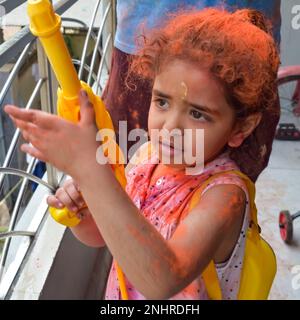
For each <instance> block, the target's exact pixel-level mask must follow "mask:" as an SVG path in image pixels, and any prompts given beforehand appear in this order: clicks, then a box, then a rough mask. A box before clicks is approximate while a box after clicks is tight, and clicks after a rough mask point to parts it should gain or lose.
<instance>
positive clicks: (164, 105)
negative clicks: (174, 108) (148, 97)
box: [154, 99, 169, 109]
mask: <svg viewBox="0 0 300 320" xmlns="http://www.w3.org/2000/svg"><path fill="white" fill-rule="evenodd" d="M154 102H155V105H156V106H157V107H158V108H160V109H167V108H168V107H169V103H168V101H167V100H165V99H155V100H154Z"/></svg>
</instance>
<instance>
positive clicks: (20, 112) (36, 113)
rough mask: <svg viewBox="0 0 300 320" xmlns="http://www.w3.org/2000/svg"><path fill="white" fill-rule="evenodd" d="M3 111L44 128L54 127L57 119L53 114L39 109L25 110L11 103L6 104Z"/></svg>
mask: <svg viewBox="0 0 300 320" xmlns="http://www.w3.org/2000/svg"><path fill="white" fill-rule="evenodd" d="M4 111H5V112H6V113H8V114H9V115H10V116H12V117H14V118H15V119H17V120H22V121H25V122H27V123H28V122H30V123H33V124H35V125H37V126H39V127H42V128H44V129H52V130H53V129H56V126H57V119H59V118H58V117H57V116H55V115H51V114H49V113H46V112H43V111H40V110H26V109H22V108H18V107H15V106H12V105H6V106H5V107H4Z"/></svg>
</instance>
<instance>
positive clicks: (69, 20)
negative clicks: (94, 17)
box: [61, 17, 88, 29]
mask: <svg viewBox="0 0 300 320" xmlns="http://www.w3.org/2000/svg"><path fill="white" fill-rule="evenodd" d="M61 20H62V21H66V22H76V23H78V24H81V25H82V26H83V27H84V28H86V29H87V28H88V25H87V24H86V23H85V22H83V21H81V20H79V19H75V18H69V17H62V18H61Z"/></svg>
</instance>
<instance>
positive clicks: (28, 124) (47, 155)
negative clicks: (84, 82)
mask: <svg viewBox="0 0 300 320" xmlns="http://www.w3.org/2000/svg"><path fill="white" fill-rule="evenodd" d="M79 103H80V121H79V123H76V124H74V123H72V122H70V121H67V120H64V119H62V118H60V117H58V116H56V115H52V114H48V113H46V112H43V111H39V110H25V109H20V108H18V107H15V106H12V105H6V106H5V108H4V110H5V112H7V113H8V114H9V116H10V117H11V119H12V120H13V121H14V123H15V125H16V126H17V127H18V128H20V130H21V132H22V135H23V137H24V139H25V140H26V141H28V142H29V143H30V144H31V145H30V144H23V145H22V146H21V150H22V151H24V152H26V153H28V154H30V155H31V156H33V157H35V158H38V159H40V160H42V161H44V162H49V163H51V164H52V165H53V166H55V167H56V168H58V169H59V170H61V171H63V172H65V173H67V174H68V175H70V176H72V177H74V178H76V177H77V175H78V174H79V173H80V168H82V166H83V165H87V166H88V165H89V163H90V162H91V161H96V151H97V142H96V133H97V128H96V125H95V114H94V108H93V105H92V104H91V103H90V102H89V100H88V96H87V94H86V92H85V91H84V90H81V91H80V94H79ZM76 180H78V179H76Z"/></svg>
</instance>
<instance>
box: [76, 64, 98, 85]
mask: <svg viewBox="0 0 300 320" xmlns="http://www.w3.org/2000/svg"><path fill="white" fill-rule="evenodd" d="M72 62H73V64H74V65H76V66H79V65H80V64H81V61H80V60H78V59H72ZM84 70H86V71H87V72H90V70H91V68H90V66H89V65H88V64H86V63H85V64H84ZM92 77H93V79H94V81H96V80H97V75H96V74H95V72H93V73H92Z"/></svg>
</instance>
